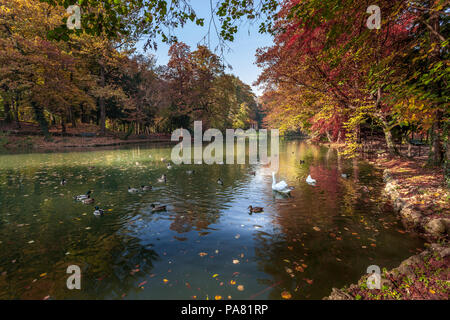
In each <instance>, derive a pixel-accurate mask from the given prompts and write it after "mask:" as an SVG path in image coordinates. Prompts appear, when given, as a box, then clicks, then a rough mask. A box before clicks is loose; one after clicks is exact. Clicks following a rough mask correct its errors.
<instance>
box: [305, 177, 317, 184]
mask: <svg viewBox="0 0 450 320" xmlns="http://www.w3.org/2000/svg"><path fill="white" fill-rule="evenodd" d="M316 182H317V181H316V180H315V179H313V178H311V175H308V177H307V178H306V183H308V184H316Z"/></svg>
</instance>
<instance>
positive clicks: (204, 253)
mask: <svg viewBox="0 0 450 320" xmlns="http://www.w3.org/2000/svg"><path fill="white" fill-rule="evenodd" d="M198 255H199V256H200V257H204V256H207V255H208V254H207V253H206V252H200V253H199V254H198Z"/></svg>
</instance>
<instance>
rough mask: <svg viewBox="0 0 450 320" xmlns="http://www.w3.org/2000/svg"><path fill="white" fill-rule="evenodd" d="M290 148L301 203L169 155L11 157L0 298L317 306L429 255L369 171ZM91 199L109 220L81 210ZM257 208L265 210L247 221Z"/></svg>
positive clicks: (243, 170) (2, 178)
mask: <svg viewBox="0 0 450 320" xmlns="http://www.w3.org/2000/svg"><path fill="white" fill-rule="evenodd" d="M280 147H281V148H280V170H279V172H278V173H277V177H278V179H280V180H281V179H282V180H285V181H286V182H287V183H288V184H289V185H291V186H294V187H295V189H294V191H292V196H291V197H283V196H280V195H278V194H276V193H273V192H272V190H271V184H272V177H271V172H270V168H269V167H265V166H259V165H253V166H250V165H211V166H207V165H180V166H174V167H173V168H172V169H170V170H167V168H166V166H165V164H164V163H163V162H161V159H162V158H164V159H169V158H170V151H171V149H170V148H169V147H157V148H156V147H142V146H140V147H132V148H125V149H119V150H106V151H105V150H104V151H96V152H84V153H83V152H77V153H54V154H23V155H5V156H1V157H0V168H1V169H0V204H1V207H0V298H1V299H13V298H14V299H15V298H20V299H42V298H44V297H47V296H50V298H54V299H65V298H70V299H121V298H130V299H189V298H197V299H205V298H207V297H208V298H213V297H214V296H217V295H220V296H222V297H223V298H228V297H230V298H233V299H253V298H258V299H280V298H281V295H280V294H281V292H282V291H285V290H288V291H290V292H291V293H292V295H293V297H294V298H296V299H317V298H321V297H323V296H325V295H327V294H328V293H329V291H330V289H331V287H333V286H337V287H339V286H343V285H345V284H348V283H351V282H354V281H356V280H357V279H358V278H359V277H360V276H361V274H362V273H364V271H365V270H366V268H367V266H368V265H370V264H378V265H380V266H381V267H393V266H395V265H396V264H397V263H398V262H399V261H401V260H402V259H403V258H405V257H407V256H409V255H410V254H411V252H410V251H412V250H415V249H416V248H417V247H420V246H421V245H422V243H421V241H420V240H418V239H416V238H414V237H412V236H409V235H407V234H401V233H399V232H397V229H400V228H401V227H400V226H399V225H398V224H397V220H396V219H395V217H394V215H393V214H392V212H391V211H390V210H389V208H386V207H385V206H383V205H380V203H381V202H380V201H379V199H380V197H381V195H380V190H381V186H382V180H381V177H380V173H379V172H376V171H375V170H374V169H373V168H372V167H370V166H369V165H368V164H366V163H363V162H358V161H355V160H353V161H352V160H350V161H348V160H344V159H343V158H341V157H340V156H339V155H337V154H336V152H335V151H333V150H331V149H327V148H323V147H317V146H312V145H308V144H306V143H303V142H301V141H290V142H285V143H282V144H281V146H280ZM300 160H304V163H300ZM188 170H195V172H194V173H193V174H188V173H187V172H186V171H188ZM252 171H255V172H256V174H255V175H253V174H252V173H251V172H252ZM163 173H165V174H166V175H167V183H158V182H157V178H159V177H160V176H161V175H162V174H163ZM342 173H346V174H349V178H347V179H345V178H342V177H341V174H342ZM308 174H311V175H312V176H313V178H314V179H316V180H317V184H316V186H310V185H308V184H306V182H305V179H306V177H307V175H308ZM62 178H65V179H66V180H67V181H68V183H67V185H66V186H61V185H60V184H59V182H60V181H61V179H62ZM218 178H221V179H222V180H223V182H224V184H223V185H219V184H217V179H218ZM149 184H150V185H153V189H152V190H151V191H146V192H140V193H136V194H130V193H128V192H127V187H128V186H134V187H139V186H141V185H149ZM87 190H93V198H94V199H95V201H96V205H99V206H100V207H102V208H103V209H104V210H105V212H106V214H105V215H104V216H103V217H101V218H97V217H94V216H93V215H92V212H93V206H92V205H90V206H89V205H83V204H81V203H79V202H75V201H73V195H77V194H83V193H85V192H86V191H87ZM152 203H157V204H163V205H167V212H161V213H152V210H151V204H152ZM249 205H253V206H261V207H264V212H263V213H254V214H252V215H249V212H248V209H247V207H248V206H249ZM71 264H76V265H79V266H80V267H81V269H82V275H83V276H82V290H80V291H76V290H74V291H70V290H68V289H67V288H66V286H65V284H66V279H67V276H68V275H67V274H66V268H67V266H68V265H71ZM238 286H239V289H238Z"/></svg>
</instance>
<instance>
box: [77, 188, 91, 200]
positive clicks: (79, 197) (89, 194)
mask: <svg viewBox="0 0 450 320" xmlns="http://www.w3.org/2000/svg"><path fill="white" fill-rule="evenodd" d="M91 193H92V191H91V190H88V192H86V194H81V195H79V196H75V197H73V198H74V199H75V200H77V201H82V200H85V199H88V198H90V197H91Z"/></svg>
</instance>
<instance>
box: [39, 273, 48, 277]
mask: <svg viewBox="0 0 450 320" xmlns="http://www.w3.org/2000/svg"><path fill="white" fill-rule="evenodd" d="M46 275H47V273H42V274H40V275H39V277H41V278H43V277H45V276H46Z"/></svg>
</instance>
